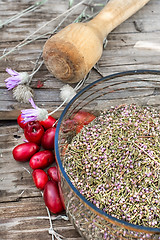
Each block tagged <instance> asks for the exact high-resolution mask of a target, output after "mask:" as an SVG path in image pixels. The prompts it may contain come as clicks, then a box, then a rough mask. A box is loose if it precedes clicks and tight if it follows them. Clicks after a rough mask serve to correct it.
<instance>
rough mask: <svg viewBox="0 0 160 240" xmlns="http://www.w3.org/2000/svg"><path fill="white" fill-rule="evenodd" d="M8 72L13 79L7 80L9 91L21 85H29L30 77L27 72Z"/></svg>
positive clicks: (7, 70) (10, 70)
mask: <svg viewBox="0 0 160 240" xmlns="http://www.w3.org/2000/svg"><path fill="white" fill-rule="evenodd" d="M6 72H7V73H9V74H10V75H11V77H9V78H7V79H6V80H5V82H6V87H7V88H8V90H11V89H13V88H15V87H16V86H18V85H19V84H25V83H28V81H29V75H28V73H27V72H22V73H18V72H16V71H15V70H12V69H10V68H7V69H6Z"/></svg>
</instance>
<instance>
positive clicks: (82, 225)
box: [55, 70, 160, 240]
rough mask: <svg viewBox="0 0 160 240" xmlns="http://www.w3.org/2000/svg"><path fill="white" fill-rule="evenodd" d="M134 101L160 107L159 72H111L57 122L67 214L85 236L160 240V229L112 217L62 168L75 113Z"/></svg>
mask: <svg viewBox="0 0 160 240" xmlns="http://www.w3.org/2000/svg"><path fill="white" fill-rule="evenodd" d="M132 103H135V104H137V105H139V106H151V107H154V108H160V71H154V70H138V71H127V72H121V73H116V74H112V75H109V76H106V77H104V78H102V79H99V80H97V81H95V82H93V83H91V84H89V85H88V86H87V87H85V88H84V89H82V90H81V91H80V92H79V93H78V94H77V95H76V96H75V97H74V98H73V99H72V100H71V101H70V102H69V103H68V104H67V106H66V107H65V109H64V111H63V112H62V114H61V116H60V119H59V121H58V125H57V130H56V136H55V154H56V159H57V163H58V166H59V169H60V176H61V188H62V192H63V197H64V203H65V206H66V214H67V215H68V217H69V219H70V221H71V223H72V224H73V225H74V226H75V228H76V229H77V231H78V232H79V233H80V235H81V236H82V237H83V238H84V239H90V240H94V239H95V240H97V239H99V240H100V239H113V240H116V239H117V240H120V239H145V240H146V239H156V240H158V239H160V229H159V228H151V227H145V226H140V225H134V224H131V223H128V222H126V221H123V220H119V219H117V218H115V217H112V216H110V215H108V214H106V213H105V212H103V211H102V210H100V209H99V208H97V207H96V206H95V205H93V204H92V203H91V202H89V201H88V200H86V199H85V197H84V196H83V195H82V194H80V192H79V191H78V190H77V189H76V186H74V185H73V184H72V182H71V181H70V179H69V177H68V175H67V173H66V172H65V170H64V168H63V160H64V157H65V154H64V153H65V149H66V146H67V144H68V143H70V142H71V140H72V138H73V137H74V136H75V132H74V131H73V129H72V128H70V129H68V130H67V131H66V121H68V119H70V117H71V116H72V115H73V113H75V112H78V111H80V110H85V111H88V112H90V113H93V114H94V115H96V116H98V115H99V114H100V112H101V111H103V110H106V109H108V108H110V107H111V106H119V105H121V104H132Z"/></svg>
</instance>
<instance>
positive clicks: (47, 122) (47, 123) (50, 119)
mask: <svg viewBox="0 0 160 240" xmlns="http://www.w3.org/2000/svg"><path fill="white" fill-rule="evenodd" d="M56 121H57V120H56V119H55V118H54V117H52V116H49V117H48V118H47V119H46V120H44V121H40V124H41V125H42V126H43V127H44V128H45V129H48V128H51V127H52V126H53V124H55V122H56Z"/></svg>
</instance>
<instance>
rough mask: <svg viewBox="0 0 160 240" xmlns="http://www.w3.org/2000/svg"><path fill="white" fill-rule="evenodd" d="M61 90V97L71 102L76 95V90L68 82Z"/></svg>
mask: <svg viewBox="0 0 160 240" xmlns="http://www.w3.org/2000/svg"><path fill="white" fill-rule="evenodd" d="M60 90H61V92H60V97H61V99H62V100H63V101H65V100H66V102H69V101H70V100H71V99H72V98H73V97H74V96H75V95H76V90H75V89H74V88H72V87H71V86H70V85H68V84H66V85H64V86H63V87H62V88H61V89H60Z"/></svg>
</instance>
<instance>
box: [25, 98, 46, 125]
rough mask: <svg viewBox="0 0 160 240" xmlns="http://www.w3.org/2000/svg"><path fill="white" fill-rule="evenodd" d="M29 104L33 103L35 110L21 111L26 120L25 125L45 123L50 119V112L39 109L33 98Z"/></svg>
mask: <svg viewBox="0 0 160 240" xmlns="http://www.w3.org/2000/svg"><path fill="white" fill-rule="evenodd" d="M29 102H30V103H31V105H32V107H33V109H24V110H21V112H22V114H21V116H22V118H24V122H25V123H26V122H30V121H37V120H40V121H44V120H46V119H47V118H48V112H47V110H46V109H44V108H39V107H37V106H36V105H35V103H34V101H33V99H32V98H31V99H30V100H29Z"/></svg>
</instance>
